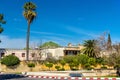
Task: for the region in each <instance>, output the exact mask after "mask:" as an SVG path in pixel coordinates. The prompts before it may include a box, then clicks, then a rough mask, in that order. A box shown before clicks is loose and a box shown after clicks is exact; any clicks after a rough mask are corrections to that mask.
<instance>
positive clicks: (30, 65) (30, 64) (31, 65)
mask: <svg viewBox="0 0 120 80" xmlns="http://www.w3.org/2000/svg"><path fill="white" fill-rule="evenodd" d="M27 66H28V67H30V68H33V67H35V64H34V63H28V64H27Z"/></svg>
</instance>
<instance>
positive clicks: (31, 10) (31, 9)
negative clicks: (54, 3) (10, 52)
mask: <svg viewBox="0 0 120 80" xmlns="http://www.w3.org/2000/svg"><path fill="white" fill-rule="evenodd" d="M23 15H24V17H25V18H26V20H27V24H28V29H27V38H26V55H27V56H26V59H27V60H29V38H30V24H31V23H32V22H33V20H34V19H35V17H36V5H35V4H34V3H32V2H27V3H25V4H24V12H23Z"/></svg>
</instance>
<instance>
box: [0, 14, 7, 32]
mask: <svg viewBox="0 0 120 80" xmlns="http://www.w3.org/2000/svg"><path fill="white" fill-rule="evenodd" d="M0 23H1V24H5V23H6V21H5V20H4V17H3V14H0ZM1 24H0V33H2V32H3V27H1Z"/></svg>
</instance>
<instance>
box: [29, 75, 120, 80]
mask: <svg viewBox="0 0 120 80" xmlns="http://www.w3.org/2000/svg"><path fill="white" fill-rule="evenodd" d="M27 77H29V78H42V79H46V78H47V79H60V80H64V79H68V80H86V79H87V80H101V79H102V80H120V78H94V77H90V78H86V77H60V76H35V75H27Z"/></svg>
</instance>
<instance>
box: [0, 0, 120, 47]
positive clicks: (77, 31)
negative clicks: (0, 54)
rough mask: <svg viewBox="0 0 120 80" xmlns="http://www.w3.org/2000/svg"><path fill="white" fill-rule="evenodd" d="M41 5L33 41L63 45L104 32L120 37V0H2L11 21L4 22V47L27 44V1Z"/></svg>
mask: <svg viewBox="0 0 120 80" xmlns="http://www.w3.org/2000/svg"><path fill="white" fill-rule="evenodd" d="M27 1H32V2H34V3H35V4H36V5H37V17H36V19H35V20H34V22H33V23H32V24H31V36H30V45H31V46H33V45H38V44H40V43H41V42H46V41H55V42H57V43H59V44H61V45H63V46H65V45H67V43H69V42H70V43H73V44H74V45H76V44H78V43H80V44H82V42H83V40H87V39H94V38H97V37H98V36H100V35H101V34H102V33H103V32H105V31H108V32H110V34H111V38H112V42H116V41H117V42H119V41H120V37H119V36H120V33H119V29H120V0H10V1H8V0H2V1H1V4H0V13H3V14H4V18H5V20H6V21H7V23H6V24H5V25H2V26H3V27H4V29H5V31H4V32H3V33H2V34H0V39H2V43H0V47H4V48H24V47H25V42H26V29H27V22H26V20H25V18H24V17H23V14H22V13H23V7H22V6H23V5H24V3H25V2H27Z"/></svg>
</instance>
